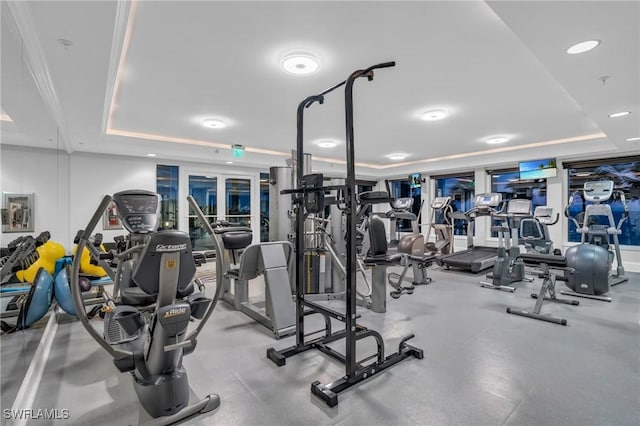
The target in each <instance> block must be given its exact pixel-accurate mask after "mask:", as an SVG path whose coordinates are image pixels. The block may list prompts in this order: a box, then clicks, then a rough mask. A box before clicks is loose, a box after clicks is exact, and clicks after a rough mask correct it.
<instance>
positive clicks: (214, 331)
mask: <svg viewBox="0 0 640 426" xmlns="http://www.w3.org/2000/svg"><path fill="white" fill-rule="evenodd" d="M429 274H430V276H431V277H433V279H434V282H433V283H432V284H431V285H428V286H421V287H417V288H416V290H415V292H414V294H413V295H403V296H402V297H401V298H400V299H397V300H395V299H389V300H388V305H387V313H386V314H376V313H372V312H370V311H368V310H366V309H361V310H360V313H361V315H362V318H361V319H360V323H362V324H363V325H365V326H367V327H370V328H372V329H375V330H377V331H379V332H381V333H382V335H383V336H384V337H385V339H386V349H387V352H388V353H390V352H393V351H395V350H396V348H397V345H398V343H399V342H400V339H401V338H402V337H403V336H405V335H407V334H409V333H415V336H416V337H415V338H414V339H413V340H411V341H410V343H411V344H413V345H415V346H418V347H420V348H422V349H424V353H425V357H424V359H422V360H417V359H413V358H410V359H408V360H405V361H403V362H401V363H400V364H398V365H396V366H395V367H392V368H391V369H389V370H387V371H385V372H383V373H381V374H380V375H377V376H375V377H374V378H372V379H371V380H368V381H366V382H364V383H361V384H360V385H358V386H357V387H354V388H352V389H350V390H348V391H346V392H343V393H342V394H340V396H339V405H338V406H337V407H335V408H329V407H328V406H326V405H325V404H324V403H323V402H322V401H321V400H319V399H318V398H317V397H315V396H313V395H311V392H310V385H311V383H312V382H313V381H315V380H319V381H321V382H322V383H325V384H326V383H329V382H331V381H333V380H335V379H338V378H340V377H341V376H342V375H343V374H344V370H343V368H342V366H341V365H340V364H338V363H336V362H334V361H333V360H331V359H329V358H327V357H326V356H325V355H323V354H321V353H320V352H317V351H308V352H306V353H303V354H300V355H297V356H295V357H292V358H289V359H287V364H286V365H285V366H283V367H277V366H276V365H275V364H273V363H272V362H271V361H269V360H268V359H267V358H266V357H265V352H266V350H267V348H269V347H276V348H283V347H286V346H290V345H292V344H293V342H294V339H293V337H289V338H285V339H281V340H279V341H277V340H275V339H274V338H273V337H272V334H271V332H270V331H269V330H267V329H266V328H265V327H263V326H262V325H260V324H258V323H256V322H254V321H253V320H251V319H250V318H249V317H247V316H245V315H244V314H243V313H241V312H236V311H233V310H232V309H231V308H230V307H229V306H228V305H227V304H224V303H221V304H220V305H219V306H218V308H217V309H216V311H215V312H214V314H213V316H212V318H211V321H210V323H209V325H208V327H207V328H206V330H205V331H204V332H203V333H202V334H201V337H200V339H199V344H198V347H197V349H196V351H195V352H194V353H193V354H191V355H189V356H187V357H185V360H184V364H185V366H186V368H187V371H188V372H189V377H190V385H191V388H192V391H193V392H194V394H195V395H199V396H203V395H205V394H208V393H217V394H219V395H220V397H221V400H222V402H221V405H220V408H218V409H217V410H216V411H214V412H212V413H208V414H206V415H204V416H200V417H198V418H195V419H191V420H189V421H187V422H186V423H185V424H194V425H195V424H199V425H214V424H215V425H405V424H407V425H518V426H519V425H537V426H540V425H549V426H557V425H566V426H569V425H575V426H585V425H594V426H595V425H615V426H623V425H640V274H632V273H630V274H628V275H629V276H630V280H629V282H628V283H624V284H622V285H619V286H616V287H614V288H612V290H611V292H610V295H611V296H612V297H613V302H612V303H606V302H599V301H592V300H587V299H580V306H568V305H561V304H552V303H548V304H545V306H544V308H543V312H548V313H552V314H554V315H556V316H560V317H562V318H566V319H567V320H568V322H569V324H568V326H566V327H563V326H560V325H556V324H551V323H546V322H542V321H536V320H533V319H529V318H523V317H517V316H514V315H508V314H507V313H506V312H505V308H506V307H507V306H513V307H520V308H529V309H532V308H533V305H534V302H535V301H534V300H533V299H531V298H530V297H529V294H530V293H531V292H536V293H537V291H538V289H539V286H540V281H539V280H536V281H535V282H534V283H516V284H515V285H516V286H517V287H518V290H517V291H516V293H513V294H512V293H504V292H500V291H495V290H488V289H483V288H480V287H479V286H478V284H477V282H478V281H479V280H480V279H481V278H483V277H484V276H483V275H482V274H478V275H472V274H465V273H459V272H453V271H446V270H443V269H440V268H438V267H433V268H430V270H429ZM259 285H260V284H259V283H256V286H258V287H259ZM558 287H559V288H564V287H563V284H562V283H561V282H559V283H558ZM252 290H253V288H252ZM331 305H332V306H333V307H336V308H339V306H340V302H337V301H334V302H331ZM311 322H312V323H313V321H311ZM316 324H317V323H316ZM96 326H97V327H99V326H100V321H96ZM314 329H315V328H314V324H311V325H310V326H309V331H311V330H314ZM5 337H6V336H4V337H3V342H2V343H3V345H2V361H3V364H4V363H5V348H6V346H7V342H6V341H5V340H4V338H5ZM336 347H337V348H339V347H340V345H339V344H338V345H336ZM372 351H373V345H372V343H371V342H367V341H363V342H361V346H359V353H360V354H361V357H365V356H366V355H368V354H370V353H372ZM4 380H5V377H4V375H3V385H4V384H5V383H4ZM195 395H194V397H195ZM3 396H4V390H3ZM5 404H6V402H4V401H3V406H7V405H5ZM33 408H58V409H64V408H67V409H69V410H70V419H69V420H67V421H59V422H57V423H54V424H77V425H126V424H137V423H139V422H141V421H144V420H147V419H148V417H147V415H146V414H145V413H144V412H143V409H142V408H141V407H140V406H139V405H138V402H137V398H136V395H135V392H134V390H133V386H132V384H131V378H130V377H129V376H128V375H127V374H120V373H118V371H117V370H116V368H115V367H114V366H113V364H112V362H111V359H110V358H109V356H108V355H107V354H106V352H104V351H103V350H102V349H101V348H100V347H99V346H98V344H97V343H95V342H94V341H93V340H92V339H91V338H90V337H89V336H88V335H87V333H86V332H85V331H84V330H83V329H82V327H81V326H80V324H79V323H77V322H74V321H69V320H66V319H65V318H64V317H60V324H59V327H58V332H57V335H56V339H55V341H54V343H53V347H52V350H51V355H50V358H49V361H48V363H47V365H46V368H45V371H44V376H43V379H42V382H41V383H40V386H39V389H38V392H37V394H36V398H35V402H34V407H33ZM27 424H34V425H35V424H37V425H41V424H51V423H47V422H43V421H41V420H40V421H33V422H30V423H27Z"/></svg>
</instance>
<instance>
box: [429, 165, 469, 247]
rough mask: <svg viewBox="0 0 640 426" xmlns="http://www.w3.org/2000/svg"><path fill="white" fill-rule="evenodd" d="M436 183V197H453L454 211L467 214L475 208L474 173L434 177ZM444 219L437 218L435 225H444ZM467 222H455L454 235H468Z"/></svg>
mask: <svg viewBox="0 0 640 426" xmlns="http://www.w3.org/2000/svg"><path fill="white" fill-rule="evenodd" d="M434 179H435V181H436V182H435V183H436V197H451V206H452V207H453V211H454V212H455V211H461V212H466V211H468V210H471V208H472V207H473V197H474V196H475V180H474V176H473V173H468V174H461V175H457V176H442V177H434ZM443 222H444V220H443V218H442V217H438V216H436V217H435V223H443ZM467 225H468V224H467V222H466V221H462V220H455V221H454V222H453V234H454V235H467Z"/></svg>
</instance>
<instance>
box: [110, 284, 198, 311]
mask: <svg viewBox="0 0 640 426" xmlns="http://www.w3.org/2000/svg"><path fill="white" fill-rule="evenodd" d="M192 290H193V289H192ZM120 291H121V293H122V303H123V304H124V305H131V306H145V305H151V304H152V303H155V301H156V296H157V295H155V294H148V293H145V292H144V291H143V290H142V289H141V288H140V287H137V286H134V287H123V288H121V289H120Z"/></svg>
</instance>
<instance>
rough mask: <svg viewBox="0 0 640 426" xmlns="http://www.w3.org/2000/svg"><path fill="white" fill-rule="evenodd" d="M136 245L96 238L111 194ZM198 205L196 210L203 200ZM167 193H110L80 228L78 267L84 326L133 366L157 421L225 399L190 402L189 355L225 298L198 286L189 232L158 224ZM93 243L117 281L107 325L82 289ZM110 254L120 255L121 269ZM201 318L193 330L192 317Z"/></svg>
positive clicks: (74, 287)
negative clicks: (106, 248) (111, 244)
mask: <svg viewBox="0 0 640 426" xmlns="http://www.w3.org/2000/svg"><path fill="white" fill-rule="evenodd" d="M112 199H113V201H114V202H115V204H116V206H117V209H118V216H119V218H120V220H121V222H122V224H123V226H124V227H125V228H126V229H127V231H129V232H130V241H131V242H132V246H131V247H130V248H129V249H127V250H126V251H124V252H122V253H119V254H116V253H115V252H113V251H112V252H110V253H100V252H99V251H98V249H97V248H96V247H95V246H94V245H93V244H90V241H89V238H90V236H91V235H92V234H93V231H94V229H95V227H96V225H97V224H98V222H100V220H101V219H102V215H103V212H104V211H105V210H106V208H107V206H108V205H109V203H110V202H111V200H112ZM192 207H193V208H194V209H195V208H197V205H196V206H193V205H192ZM159 213H160V196H159V195H158V194H156V193H154V192H150V191H144V190H131V191H123V192H119V193H117V194H114V195H113V198H112V197H111V196H109V195H105V196H104V198H103V199H102V202H101V203H100V205H99V206H98V208H97V209H96V211H95V213H94V214H93V216H92V218H91V220H90V221H89V223H88V224H87V226H86V227H85V229H84V230H83V232H82V233H81V234H80V235H79V238H78V247H77V251H76V256H75V257H74V260H73V264H72V272H71V292H72V295H73V304H74V307H75V311H76V312H77V313H78V318H79V320H80V322H81V323H82V325H83V327H84V328H85V329H86V330H87V332H88V333H89V334H90V335H91V337H93V338H94V339H95V340H96V342H98V343H99V344H100V346H102V347H103V348H104V349H105V350H106V351H107V352H108V353H109V354H110V355H111V356H112V357H113V358H114V361H113V362H114V364H115V366H116V367H117V368H118V370H120V372H123V373H124V372H128V373H131V376H132V378H133V385H134V389H135V391H136V394H137V395H138V399H139V400H140V403H141V404H142V406H143V407H144V409H145V410H146V412H147V413H148V414H149V415H150V416H151V417H153V418H154V420H152V421H151V422H150V423H152V424H163V425H166V424H171V423H176V422H178V421H181V420H184V419H186V418H188V417H191V416H194V415H198V414H202V413H206V412H209V411H211V410H213V409H215V408H217V407H218V406H219V405H220V397H219V396H218V395H213V394H212V395H207V396H206V397H204V398H203V399H201V400H199V401H197V402H195V403H193V404H189V393H190V392H189V383H188V379H187V372H186V370H185V368H184V367H183V365H182V357H183V356H184V355H188V354H190V353H191V352H193V351H194V349H195V347H196V344H197V336H198V334H199V333H200V331H201V330H202V328H203V327H204V325H205V324H206V322H207V320H208V319H209V317H210V316H211V313H212V312H213V309H214V307H215V305H216V303H217V301H218V298H219V297H220V288H218V289H217V291H216V295H215V297H214V299H213V300H212V299H209V298H207V297H205V295H204V294H202V293H194V285H193V277H194V274H195V269H196V267H195V262H194V259H193V256H192V253H191V240H190V239H189V235H188V234H186V233H184V232H179V231H175V230H164V231H157V229H158V223H159ZM85 249H88V250H89V252H90V253H91V255H92V257H93V258H94V260H95V261H97V262H98V264H99V265H100V266H102V267H103V268H104V269H105V271H106V272H107V274H108V275H109V276H110V277H111V278H112V279H113V281H114V289H113V296H111V295H109V294H108V293H107V292H106V291H104V293H103V296H104V299H105V306H104V307H103V312H104V313H105V321H104V332H103V333H99V332H98V331H97V330H96V329H95V328H94V327H93V326H92V325H91V324H89V320H88V317H87V313H86V311H85V307H84V304H83V301H82V295H81V292H80V284H79V275H80V274H79V273H80V262H81V261H80V259H81V258H82V253H83V250H85ZM108 259H116V260H117V261H118V269H117V272H115V273H114V271H113V270H112V269H111V268H110V267H109V264H108V263H107V262H106V260H108ZM192 319H193V320H200V321H199V323H198V325H197V326H196V327H195V329H193V330H192V331H191V332H190V333H187V329H188V326H189V323H190V321H191V320H192Z"/></svg>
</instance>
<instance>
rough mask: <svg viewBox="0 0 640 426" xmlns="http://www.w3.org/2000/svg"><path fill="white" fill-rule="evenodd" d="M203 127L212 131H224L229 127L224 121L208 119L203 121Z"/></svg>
mask: <svg viewBox="0 0 640 426" xmlns="http://www.w3.org/2000/svg"><path fill="white" fill-rule="evenodd" d="M202 125H203V126H204V127H208V128H210V129H222V128H223V127H227V124H226V123H225V122H224V121H222V120H218V119H217V118H207V119H205V120H202Z"/></svg>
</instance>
